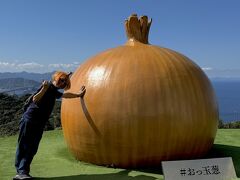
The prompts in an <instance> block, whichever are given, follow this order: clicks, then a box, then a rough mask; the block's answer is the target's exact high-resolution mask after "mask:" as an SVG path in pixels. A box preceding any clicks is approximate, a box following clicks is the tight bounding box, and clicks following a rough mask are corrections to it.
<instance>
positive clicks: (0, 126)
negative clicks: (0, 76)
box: [0, 93, 61, 179]
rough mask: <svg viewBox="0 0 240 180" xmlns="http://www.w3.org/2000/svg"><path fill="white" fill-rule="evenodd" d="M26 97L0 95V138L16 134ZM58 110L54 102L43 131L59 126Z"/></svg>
mask: <svg viewBox="0 0 240 180" xmlns="http://www.w3.org/2000/svg"><path fill="white" fill-rule="evenodd" d="M28 97H29V94H26V95H24V96H20V97H18V96H9V95H7V94H1V93H0V137H1V136H9V135H14V134H16V133H17V132H18V124H19V121H20V119H21V117H22V113H23V104H24V102H25V100H26V99H27V98H28ZM60 108H61V102H59V101H56V104H55V106H54V109H53V112H52V114H51V116H50V118H49V121H48V123H47V126H46V128H45V130H52V129H54V128H57V127H60V126H61V123H60ZM0 179H1V178H0Z"/></svg>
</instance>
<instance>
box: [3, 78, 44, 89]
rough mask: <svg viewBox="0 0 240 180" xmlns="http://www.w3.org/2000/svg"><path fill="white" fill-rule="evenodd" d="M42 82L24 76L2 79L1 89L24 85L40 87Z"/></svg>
mask: <svg viewBox="0 0 240 180" xmlns="http://www.w3.org/2000/svg"><path fill="white" fill-rule="evenodd" d="M39 86H40V82H37V81H34V80H30V79H24V78H6V79H0V89H17V88H23V87H39Z"/></svg>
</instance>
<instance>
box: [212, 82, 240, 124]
mask: <svg viewBox="0 0 240 180" xmlns="http://www.w3.org/2000/svg"><path fill="white" fill-rule="evenodd" d="M211 82H212V85H213V87H214V89H215V94H216V96H217V101H218V105H219V115H220V119H222V120H223V121H224V122H231V121H240V80H211Z"/></svg>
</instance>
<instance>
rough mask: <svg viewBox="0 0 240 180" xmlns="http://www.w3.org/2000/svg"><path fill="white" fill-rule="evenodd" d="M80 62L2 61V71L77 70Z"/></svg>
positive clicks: (41, 71) (0, 69)
mask: <svg viewBox="0 0 240 180" xmlns="http://www.w3.org/2000/svg"><path fill="white" fill-rule="evenodd" d="M79 64H80V63H79V62H73V63H68V64H64V63H59V64H48V65H46V64H39V63H36V62H26V63H19V62H1V61H0V72H20V71H27V72H38V73H43V72H52V71H56V70H62V71H75V70H76V68H77V67H78V66H79Z"/></svg>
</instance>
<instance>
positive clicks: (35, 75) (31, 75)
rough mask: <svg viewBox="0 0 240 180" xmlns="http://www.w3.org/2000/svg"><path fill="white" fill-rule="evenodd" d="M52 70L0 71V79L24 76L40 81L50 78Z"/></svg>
mask: <svg viewBox="0 0 240 180" xmlns="http://www.w3.org/2000/svg"><path fill="white" fill-rule="evenodd" d="M52 74H53V72H49V73H43V74H40V73H29V72H16V73H10V72H4V73H0V79H9V78H24V79H30V80H34V81H38V82H41V81H42V80H43V79H45V80H50V79H51V76H52Z"/></svg>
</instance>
